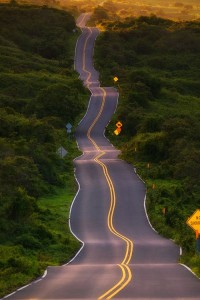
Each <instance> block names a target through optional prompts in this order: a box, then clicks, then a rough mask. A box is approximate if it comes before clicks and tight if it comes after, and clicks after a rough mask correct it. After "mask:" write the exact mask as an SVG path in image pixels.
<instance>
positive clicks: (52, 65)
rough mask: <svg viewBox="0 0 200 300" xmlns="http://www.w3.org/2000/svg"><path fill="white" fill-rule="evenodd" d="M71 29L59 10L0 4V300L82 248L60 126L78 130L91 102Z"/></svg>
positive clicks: (68, 143)
mask: <svg viewBox="0 0 200 300" xmlns="http://www.w3.org/2000/svg"><path fill="white" fill-rule="evenodd" d="M74 28H76V26H75V21H74V18H73V17H72V16H71V15H70V14H69V13H67V12H64V11H61V10H56V9H49V8H47V7H37V6H19V5H5V4H4V5H3V4H1V5H0V109H1V110H0V122H1V127H0V153H1V154H0V170H1V172H0V181H1V190H0V195H1V198H0V201H1V205H0V240H1V245H0V267H1V268H0V296H3V295H5V294H7V293H9V292H12V291H13V290H14V289H15V288H17V287H19V286H20V285H24V284H26V283H27V282H29V281H30V280H32V279H33V278H36V277H37V276H39V275H41V274H42V273H43V272H44V270H45V268H46V267H47V266H48V265H58V264H61V263H63V262H66V261H68V260H69V259H70V258H71V257H72V256H73V255H74V253H75V252H76V251H77V249H78V248H79V247H80V245H79V242H78V241H76V240H75V239H74V238H73V237H72V236H71V234H70V231H69V228H68V220H67V218H68V213H69V206H70V203H71V200H72V198H73V196H74V195H75V191H76V185H75V182H74V179H73V165H72V159H73V158H74V157H75V156H77V155H78V150H77V149H76V144H75V142H74V139H73V138H72V137H71V138H69V137H68V138H67V134H66V129H65V125H66V124H67V123H68V122H70V123H71V124H72V125H73V128H75V126H76V123H77V121H78V119H79V118H80V114H82V113H83V111H85V108H86V101H87V99H88V95H87V91H86V90H85V88H84V87H83V86H82V83H81V82H80V81H79V80H78V79H77V78H78V76H77V74H76V73H75V72H74V70H73V56H74V48H75V42H76V39H77V33H74V31H73V29H74ZM61 146H63V147H64V148H65V149H67V151H68V154H67V156H66V157H65V158H61V157H60V156H59V154H58V149H59V148H60V147H61Z"/></svg>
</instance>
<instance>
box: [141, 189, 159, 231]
mask: <svg viewBox="0 0 200 300" xmlns="http://www.w3.org/2000/svg"><path fill="white" fill-rule="evenodd" d="M146 200H147V196H146V194H145V197H144V211H145V214H146V218H147V221H148V223H149V225H150V227H151V228H152V229H153V231H155V232H156V233H158V231H157V230H155V228H154V227H153V226H152V224H151V222H150V220H149V216H148V214H147V208H146Z"/></svg>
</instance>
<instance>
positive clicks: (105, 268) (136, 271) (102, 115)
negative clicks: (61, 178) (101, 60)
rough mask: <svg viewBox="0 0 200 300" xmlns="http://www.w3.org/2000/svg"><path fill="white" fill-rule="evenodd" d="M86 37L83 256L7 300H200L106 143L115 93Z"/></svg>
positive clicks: (78, 218) (79, 208)
mask: <svg viewBox="0 0 200 300" xmlns="http://www.w3.org/2000/svg"><path fill="white" fill-rule="evenodd" d="M88 18H89V14H82V15H81V16H80V17H79V18H78V20H77V25H78V26H79V27H80V28H81V30H82V35H81V36H80V38H79V39H78V42H77V46H76V55H75V69H76V70H77V72H79V74H80V78H81V79H82V80H83V81H84V84H85V86H87V87H88V88H89V90H90V91H91V98H90V102H89V105H88V110H87V112H86V115H85V116H84V118H83V119H82V120H81V122H80V124H79V126H78V128H77V130H76V138H77V142H78V146H79V148H80V149H81V150H82V152H83V155H81V156H80V157H78V158H77V159H76V160H75V174H76V178H77V181H78V184H79V191H78V193H77V196H76V198H75V199H74V202H73V205H72V207H71V213H70V226H71V229H72V232H73V233H74V235H75V236H76V237H77V238H78V239H79V240H80V241H82V245H83V246H82V248H81V249H80V251H79V253H78V254H77V255H76V257H75V258H74V259H73V260H72V261H71V262H70V263H69V264H67V265H64V266H61V267H49V268H48V270H47V274H46V276H45V277H44V278H41V279H39V280H38V281H36V282H33V283H32V284H30V285H29V286H27V287H25V288H22V289H19V290H18V291H17V292H15V293H13V294H12V295H10V296H8V297H7V298H8V299H27V300H28V299H29V300H39V299H48V300H50V299H140V300H144V299H157V300H158V299H165V300H167V299H170V300H174V299H176V300H177V299H181V300H193V299H196V300H197V299H200V280H199V279H198V278H197V277H196V276H195V275H194V274H192V273H191V272H190V271H189V270H188V269H187V268H186V267H185V266H183V265H180V264H179V263H178V259H179V255H180V248H179V247H178V246H177V245H175V244H174V243H173V242H172V241H170V240H167V239H165V238H163V237H161V236H159V235H158V234H157V233H156V232H155V231H154V230H153V229H152V227H151V226H150V224H149V221H148V218H147V215H146V212H145V204H144V202H145V193H146V190H145V185H144V183H143V182H142V181H141V180H140V178H139V177H138V176H137V174H136V173H135V172H134V168H133V167H132V166H131V165H129V164H127V163H126V162H124V161H122V160H120V159H118V153H119V152H118V151H117V150H116V149H115V148H114V147H113V146H112V145H111V144H110V142H109V141H108V140H107V139H106V138H105V136H104V130H105V127H106V125H107V124H108V122H109V121H110V119H111V117H112V115H113V113H114V112H115V109H116V106H117V102H118V92H117V91H116V90H115V89H114V88H113V87H100V84H99V81H98V79H99V75H98V72H97V71H96V70H94V67H93V62H92V56H93V49H94V43H95V39H96V37H97V36H98V34H99V32H98V30H97V29H96V28H88V27H86V26H85V24H86V22H87V20H88Z"/></svg>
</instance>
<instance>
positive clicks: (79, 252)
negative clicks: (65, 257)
mask: <svg viewBox="0 0 200 300" xmlns="http://www.w3.org/2000/svg"><path fill="white" fill-rule="evenodd" d="M81 156H82V155H81ZM75 170H76V169H75ZM75 170H74V177H75V179H76V182H77V184H78V191H77V193H76V195H75V197H74V199H73V201H72V204H71V207H70V213H69V228H70V231H71V233H72V234H73V236H74V237H75V238H76V239H77V240H78V241H79V242H81V243H82V246H81V248H80V249H79V251H78V252H77V253H76V254H75V256H74V257H73V258H72V259H71V260H70V261H69V262H68V263H66V264H64V265H63V266H67V265H69V264H70V263H71V262H72V261H74V260H75V258H76V257H77V256H78V255H79V253H80V252H81V251H82V249H83V247H84V245H85V243H84V242H83V241H82V240H81V239H79V238H78V236H77V235H76V234H75V233H74V232H73V230H72V227H71V213H72V209H73V206H74V203H75V201H76V198H77V196H78V194H79V192H80V189H81V187H80V183H79V181H78V179H77V177H76V173H75Z"/></svg>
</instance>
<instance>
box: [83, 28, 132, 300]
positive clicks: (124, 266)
mask: <svg viewBox="0 0 200 300" xmlns="http://www.w3.org/2000/svg"><path fill="white" fill-rule="evenodd" d="M88 29H89V31H90V34H89V35H88V36H87V38H86V40H85V43H84V48H83V71H85V72H86V73H88V77H87V79H86V83H87V85H89V80H90V78H91V72H90V71H88V70H86V47H87V43H88V40H89V38H90V36H91V34H92V30H91V28H88ZM100 89H101V90H102V93H103V94H102V95H103V98H102V103H101V107H100V110H99V113H98V114H97V116H96V118H95V119H94V121H93V122H92V124H91V126H90V127H89V129H88V132H87V138H88V139H89V140H90V141H91V143H92V144H93V145H94V147H95V149H96V150H97V151H100V154H98V155H97V156H96V157H95V158H94V161H95V162H96V163H98V164H99V165H100V166H101V167H102V169H103V172H104V175H105V178H106V181H107V183H108V186H109V189H110V208H109V213H108V217H107V224H108V228H109V230H110V231H111V232H112V233H113V234H114V235H116V236H117V237H119V238H120V239H122V240H123V241H124V242H125V243H126V253H125V256H124V259H123V261H122V262H121V263H120V264H118V266H119V267H120V269H121V271H122V277H121V279H120V280H119V281H118V282H117V283H116V284H115V285H114V286H113V287H112V288H110V289H109V290H108V291H106V292H105V293H104V294H103V295H101V296H100V297H99V298H98V299H99V300H100V299H103V298H105V299H111V298H113V297H114V296H115V295H116V294H117V293H119V292H120V291H121V290H122V289H124V288H125V286H127V285H128V283H129V282H130V281H131V278H132V273H131V270H130V268H129V266H128V264H129V262H130V260H131V257H132V254H133V242H132V241H131V240H130V239H129V238H127V237H125V236H124V235H122V234H121V233H119V232H118V231H117V230H116V229H115V228H114V226H113V216H114V211H115V207H116V194H115V189H114V185H113V182H112V180H111V178H110V175H109V173H108V169H107V167H106V165H105V164H104V163H103V162H101V161H100V160H99V158H100V157H102V156H103V155H104V154H105V153H106V152H104V151H101V149H100V147H99V146H98V145H97V143H96V142H95V141H94V140H93V139H92V138H91V132H92V129H93V128H94V126H95V124H96V123H97V121H98V120H99V118H100V116H101V114H102V112H103V109H104V105H105V101H106V91H105V89H103V88H100Z"/></svg>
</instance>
